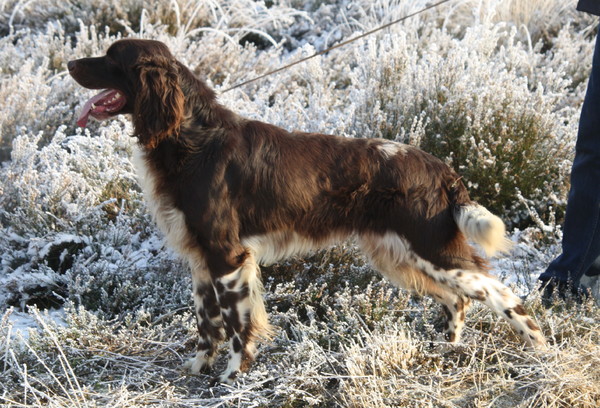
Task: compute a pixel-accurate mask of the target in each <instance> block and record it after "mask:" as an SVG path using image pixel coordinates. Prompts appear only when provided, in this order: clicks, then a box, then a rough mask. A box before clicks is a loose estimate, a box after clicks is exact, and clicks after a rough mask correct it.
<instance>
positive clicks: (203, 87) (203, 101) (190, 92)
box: [178, 63, 237, 131]
mask: <svg viewBox="0 0 600 408" xmlns="http://www.w3.org/2000/svg"><path fill="white" fill-rule="evenodd" d="M178 65H179V80H180V84H179V85H180V86H181V90H182V91H183V94H184V96H185V119H184V123H183V124H182V130H183V131H185V130H186V129H190V130H197V129H199V128H204V129H209V128H217V127H229V126H230V125H231V124H232V123H234V122H235V121H236V120H235V118H236V116H237V115H236V114H235V113H233V112H231V111H230V110H228V109H227V108H225V107H224V106H222V105H221V104H219V103H218V102H217V96H216V93H215V91H213V90H212V89H211V88H210V87H209V86H208V85H207V84H206V83H205V82H204V81H203V80H201V79H199V78H197V77H196V76H195V75H194V74H193V73H192V72H191V71H190V70H189V69H188V68H187V67H186V66H184V65H183V64H181V63H178Z"/></svg>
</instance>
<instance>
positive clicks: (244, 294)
mask: <svg viewBox="0 0 600 408" xmlns="http://www.w3.org/2000/svg"><path fill="white" fill-rule="evenodd" d="M214 286H215V291H216V295H217V297H218V299H219V303H220V304H221V315H222V316H223V324H224V327H225V331H226V333H227V336H228V337H229V339H230V340H229V341H230V343H229V358H228V363H227V368H226V369H225V371H224V372H223V374H222V375H221V377H220V381H221V382H225V383H232V382H233V380H234V379H235V378H236V376H237V374H238V373H239V372H240V371H241V370H243V369H245V368H246V366H247V365H248V364H250V363H251V362H252V361H253V360H254V357H255V352H256V346H255V343H256V340H257V338H259V337H269V336H270V333H271V328H270V325H269V323H268V317H267V312H266V309H265V304H264V301H263V298H262V294H263V286H262V283H261V281H260V269H259V267H258V265H257V263H256V261H255V259H254V256H253V255H252V254H251V253H248V254H247V256H246V258H245V260H244V262H243V264H242V266H240V267H239V268H238V269H236V270H235V271H233V272H231V273H229V274H227V275H224V276H221V277H218V278H216V279H215V280H214Z"/></svg>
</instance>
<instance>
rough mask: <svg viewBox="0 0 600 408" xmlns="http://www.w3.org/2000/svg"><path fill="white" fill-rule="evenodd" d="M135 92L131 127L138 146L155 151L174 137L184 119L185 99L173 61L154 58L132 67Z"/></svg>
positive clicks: (159, 56)
mask: <svg viewBox="0 0 600 408" xmlns="http://www.w3.org/2000/svg"><path fill="white" fill-rule="evenodd" d="M135 72H136V74H137V77H138V81H139V82H138V87H137V88H138V89H137V94H136V96H135V104H134V112H133V124H134V127H135V134H136V136H137V137H138V139H139V141H140V143H141V144H142V145H144V146H145V147H147V148H150V149H153V148H155V147H156V146H157V145H158V144H159V143H160V142H161V141H162V140H164V139H165V138H167V137H177V135H178V134H179V129H180V126H181V121H182V120H183V116H184V96H183V92H182V91H181V87H180V85H179V79H178V74H179V70H178V67H177V63H176V61H175V60H174V59H173V58H166V57H164V56H161V55H155V56H151V57H147V58H142V59H141V60H139V61H138V63H137V64H136V65H135Z"/></svg>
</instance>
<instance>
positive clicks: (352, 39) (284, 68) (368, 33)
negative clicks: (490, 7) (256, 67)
mask: <svg viewBox="0 0 600 408" xmlns="http://www.w3.org/2000/svg"><path fill="white" fill-rule="evenodd" d="M449 1H450V0H441V1H438V2H437V3H434V4H430V5H429V6H426V7H424V8H422V9H421V10H419V11H415V12H414V13H411V14H408V15H406V16H404V17H402V18H399V19H397V20H394V21H392V22H389V23H387V24H384V25H382V26H379V27H377V28H375V29H373V30H371V31H367V32H366V33H364V34H361V35H357V36H356V37H353V38H350V39H349V40H346V41H342V42H341V43H338V44H335V45H333V46H331V47H329V48H326V49H324V50H323V51H319V52H316V53H314V54H312V55H310V56H308V57H304V58H302V59H299V60H298V61H294V62H292V63H290V64H287V65H284V66H283V67H280V68H277V69H274V70H273V71H269V72H267V73H266V74H262V75H259V76H257V77H255V78H252V79H249V80H247V81H244V82H241V83H239V84H237V85H234V86H232V87H230V88H227V89H225V90H224V91H221V93H222V94H223V93H225V92H229V91H231V90H234V89H236V88H240V87H242V86H244V85H248V84H250V83H252V82H255V81H258V80H259V79H263V78H266V77H268V76H271V75H273V74H276V73H278V72H281V71H285V70H286V69H288V68H291V67H293V66H294V65H298V64H301V63H303V62H306V61H308V60H309V59H312V58H315V57H318V56H319V55H323V54H325V53H328V52H329V51H332V50H335V49H336V48H340V47H343V46H345V45H348V44H350V43H352V42H354V41H357V40H360V39H361V38H365V37H367V36H369V35H371V34H374V33H376V32H378V31H381V30H385V29H386V28H388V27H390V26H393V25H394V24H398V23H400V22H402V21H404V20H408V19H409V18H411V17H414V16H416V15H419V14H421V13H424V12H426V11H427V10H431V9H434V8H436V7H438V6H441V5H442V4H444V3H447V2H449Z"/></svg>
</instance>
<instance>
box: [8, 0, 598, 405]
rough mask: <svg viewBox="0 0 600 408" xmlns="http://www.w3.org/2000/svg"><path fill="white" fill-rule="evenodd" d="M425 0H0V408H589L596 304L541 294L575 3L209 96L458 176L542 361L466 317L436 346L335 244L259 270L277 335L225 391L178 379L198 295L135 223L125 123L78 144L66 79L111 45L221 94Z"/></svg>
mask: <svg viewBox="0 0 600 408" xmlns="http://www.w3.org/2000/svg"><path fill="white" fill-rule="evenodd" d="M426 3H427V2H426V1H425V0H410V1H409V0H375V1H373V0H356V1H349V0H337V1H333V0H332V1H321V0H312V1H307V2H300V1H295V0H288V1H285V0H280V1H265V2H255V1H250V0H229V1H223V0H218V1H217V0H214V1H213V0H210V1H200V2H197V1H192V0H172V1H169V0H153V1H141V0H127V1H114V0H90V1H74V0H69V1H63V0H32V1H25V0H0V100H2V101H3V103H2V104H0V160H1V161H2V166H1V168H0V253H1V255H0V257H1V264H0V310H2V311H3V319H2V323H0V344H1V345H0V370H1V372H0V401H2V403H3V404H5V405H6V406H46V405H48V406H54V407H73V406H82V407H83V406H114V407H130V406H146V405H155V406H234V405H235V406H264V407H296V406H306V405H315V406H351V407H363V406H372V407H383V406H418V407H421V406H436V407H438V406H439V407H467V406H473V407H479V406H500V407H515V406H522V407H530V406H531V407H537V406H542V407H567V406H568V407H570V406H582V407H596V406H598V405H599V404H600V371H599V367H600V361H599V358H600V357H599V356H600V350H599V348H600V347H599V341H598V340H599V339H598V335H599V331H600V323H599V322H600V316H599V312H598V308H595V307H594V306H593V305H592V304H587V305H583V306H577V305H573V304H571V303H569V302H567V303H564V302H563V303H561V302H558V303H557V304H556V305H555V307H554V308H553V309H551V310H550V311H546V310H545V309H543V308H542V307H541V306H540V304H539V303H540V302H539V299H538V298H537V296H536V294H535V280H536V277H537V275H538V274H539V273H540V272H541V271H542V270H543V268H544V267H545V265H547V263H548V262H549V261H550V260H551V259H552V258H553V257H554V256H556V254H557V252H558V250H559V249H558V245H557V244H558V242H559V239H560V235H561V231H560V228H559V227H557V225H560V221H561V217H562V214H563V212H564V205H565V199H566V192H567V191H568V173H569V170H570V165H571V160H572V147H573V144H574V140H575V135H576V127H577V118H578V115H579V110H580V107H581V103H582V100H583V95H584V92H585V86H586V79H587V75H588V72H589V68H590V64H591V53H592V50H593V37H594V36H593V29H594V28H595V20H594V19H592V18H591V17H589V16H586V15H584V14H581V13H576V12H574V8H575V1H573V0H571V1H567V2H564V1H559V0H530V1H521V0H504V1H500V0H453V1H451V2H449V3H447V4H445V5H444V6H442V7H441V8H440V9H438V10H436V11H435V12H429V13H426V14H422V15H419V16H417V17H413V18H411V19H410V20H407V21H405V22H403V23H401V24H399V25H396V26H393V27H391V28H390V29H387V30H385V31H383V32H381V33H379V34H377V35H375V36H372V37H369V38H366V39H363V40H361V41H357V42H356V43H353V44H351V45H348V46H346V47H343V48H340V49H337V50H335V51H333V52H330V53H327V54H326V55H323V56H320V57H318V58H315V59H312V60H310V61H308V62H306V63H304V64H302V65H297V66H294V67H292V68H291V69H289V70H287V71H284V72H281V73H278V74H277V75H274V76H272V77H269V78H266V79H262V80H260V81H258V82H256V83H253V84H250V85H247V86H245V87H243V88H238V89H235V90H233V91H230V92H226V93H222V94H221V95H220V100H221V102H222V103H224V104H225V105H227V106H229V107H230V108H232V109H233V110H236V111H238V112H240V113H242V114H244V115H246V116H249V117H253V118H259V119H261V120H265V121H268V122H271V123H274V124H277V125H280V126H283V127H285V128H288V129H300V130H305V131H319V132H327V133H335V134H340V135H344V136H347V137H385V138H389V139H395V140H400V141H403V142H407V143H411V144H414V145H418V146H421V147H422V148H424V149H425V150H428V151H430V152H432V153H434V154H436V155H437V156H439V157H441V158H442V159H444V160H446V161H447V162H448V163H449V164H451V165H452V166H454V167H455V168H456V169H457V170H458V171H459V172H460V173H461V174H462V175H463V177H464V180H465V182H466V183H467V184H468V185H469V186H470V191H471V192H472V196H473V197H474V198H475V199H477V200H479V201H480V202H481V203H482V204H484V205H486V206H487V207H489V208H490V209H492V210H493V211H495V212H496V213H498V214H500V215H502V216H503V218H504V219H505V220H506V221H507V223H508V224H509V225H510V226H511V228H519V229H514V230H513V233H512V234H513V240H514V241H515V242H516V243H517V245H516V249H515V251H514V252H513V253H512V254H511V257H509V258H505V259H500V260H495V261H494V262H493V265H494V267H495V271H494V272H495V273H496V274H497V275H498V276H500V277H501V279H503V280H504V281H506V282H508V283H510V284H511V285H513V287H514V289H515V291H516V292H517V293H519V294H520V295H522V296H527V295H529V298H528V300H527V305H528V306H529V307H530V308H531V309H533V310H534V312H535V313H534V314H536V315H537V316H538V320H539V322H540V324H541V326H542V329H543V330H544V332H545V333H546V334H547V335H548V337H549V339H550V343H551V347H550V351H549V352H547V353H534V352H530V351H526V350H523V349H522V348H521V346H520V342H519V341H518V339H517V337H516V336H515V335H514V333H513V332H512V331H511V330H510V329H509V328H508V325H507V324H505V323H504V322H501V321H498V319H497V318H496V317H495V316H492V315H491V314H490V313H488V312H487V310H485V309H483V308H480V307H476V308H474V309H473V310H472V311H471V312H470V314H469V315H468V317H467V326H468V329H467V331H466V334H465V338H464V344H461V345H460V346H458V347H446V346H445V345H444V344H442V343H440V342H439V341H438V339H439V326H440V324H441V321H440V319H439V315H440V309H439V307H438V306H436V305H435V304H434V303H433V302H432V301H430V300H429V299H417V298H414V297H412V296H411V295H410V294H408V293H405V292H403V291H398V290H397V289H394V288H392V287H391V286H390V285H389V284H387V283H386V282H384V281H382V280H381V279H380V278H379V277H378V276H377V275H376V274H375V273H373V272H372V271H371V270H370V268H369V267H368V265H366V264H365V263H364V260H363V259H362V258H361V257H360V255H359V254H358V253H357V252H356V250H355V248H354V247H353V246H352V244H351V243H348V244H347V245H345V246H339V247H336V248H333V249H331V250H329V251H323V252H320V253H318V254H316V255H314V256H311V257H307V258H304V259H297V260H290V261H286V262H284V263H282V264H279V265H274V266H271V267H268V268H263V277H264V280H265V285H266V287H267V294H266V300H267V307H268V309H269V311H270V314H271V316H272V321H273V323H274V324H275V325H276V327H277V328H278V330H279V331H278V333H277V335H276V337H275V339H274V341H273V342H272V343H269V344H264V345H262V346H261V354H260V355H259V357H258V360H257V362H256V363H255V364H254V366H253V367H252V369H251V371H250V372H248V373H247V374H245V375H244V376H242V378H240V380H239V381H238V382H237V383H236V384H235V385H234V386H233V387H225V386H219V387H214V388H210V387H209V386H208V383H209V377H208V376H190V375H186V374H185V373H183V372H182V371H181V369H180V364H181V363H182V362H183V361H184V360H185V359H186V358H187V357H189V356H190V355H191V354H192V352H193V346H194V339H195V332H196V328H195V323H194V322H193V318H192V314H191V305H192V302H191V296H190V294H189V292H190V277H189V274H188V271H187V270H186V268H185V267H184V265H183V264H182V263H180V262H179V261H178V260H177V258H176V256H175V255H174V254H173V253H172V252H171V251H169V250H167V249H166V248H164V246H163V243H162V237H161V235H160V233H159V232H158V231H157V230H156V227H155V226H154V224H153V223H152V221H151V220H150V218H149V216H148V214H147V212H146V209H145V206H144V204H143V197H142V196H141V192H140V190H139V187H138V185H137V181H136V175H135V171H134V169H133V167H132V165H131V162H130V155H131V149H132V147H133V143H134V140H133V139H132V138H130V137H129V136H128V135H129V134H130V133H131V124H130V122H129V120H128V118H126V117H119V118H116V119H114V120H111V121H108V122H102V123H98V122H93V123H91V124H90V125H89V127H88V129H86V130H85V131H82V130H80V129H77V128H76V127H75V118H76V116H77V111H78V109H79V108H81V106H82V103H83V101H84V100H85V99H86V98H87V97H88V96H89V94H90V91H87V90H85V89H83V88H81V87H79V86H77V85H76V84H75V82H74V81H73V80H72V79H71V78H70V77H69V76H68V75H67V74H66V63H67V61H69V60H70V59H73V58H79V57H84V56H90V55H100V54H102V53H103V52H104V50H105V49H106V48H107V47H108V46H109V45H110V44H111V43H112V42H113V41H114V40H115V39H117V38H122V37H127V36H135V37H143V38H151V39H158V40H161V41H164V42H165V43H167V44H168V45H169V46H170V47H171V49H172V50H173V53H174V54H175V55H176V56H177V58H178V59H180V60H181V61H183V62H184V63H185V64H186V65H188V66H189V67H190V68H191V69H192V70H194V71H195V72H196V73H197V74H198V75H200V76H202V77H203V78H205V79H206V80H207V82H208V83H209V84H211V85H212V86H213V87H215V89H216V90H217V91H220V90H223V89H226V88H228V87H230V86H232V85H234V84H236V83H238V82H241V81H243V80H246V79H249V78H252V77H254V76H256V75H259V74H262V73H264V72H266V71H268V70H272V69H275V68H278V67H279V66H281V65H283V64H286V63H289V62H291V61H294V60H297V59H299V58H301V57H304V56H307V55H310V54H312V53H314V52H315V51H318V50H321V49H324V48H325V47H326V46H328V45H332V44H335V43H336V42H338V41H340V40H342V39H346V38H348V37H349V36H353V35H356V34H358V33H359V32H365V31H367V30H369V29H371V28H374V27H375V26H377V25H380V24H382V23H385V22H389V21H392V20H395V19H398V18H400V17H402V16H403V15H406V14H408V13H411V12H414V11H416V10H418V9H420V8H422V7H423V6H424V5H425V4H426ZM530 292H533V294H532V295H530ZM56 309H60V310H63V313H61V314H57V313H55V312H52V313H50V316H52V317H45V313H46V311H47V310H50V311H53V310H56ZM28 310H29V311H30V312H31V313H30V315H29V316H30V321H29V322H28V323H26V324H25V325H29V326H35V327H37V329H36V330H33V331H31V332H30V333H29V332H27V333H25V332H23V331H22V330H21V331H19V330H18V329H17V328H18V327H17V326H21V325H20V323H21V322H22V320H23V316H24V315H25V314H26V313H27V311H28ZM57 315H58V316H62V318H57V317H56V316H57ZM17 316H18V318H17ZM223 363H224V362H223V361H222V360H220V361H219V362H218V365H221V366H222V365H223Z"/></svg>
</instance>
